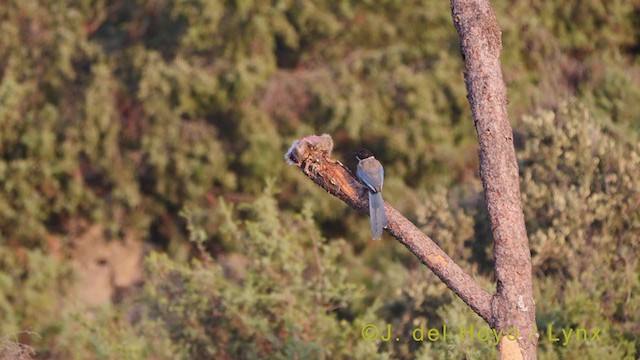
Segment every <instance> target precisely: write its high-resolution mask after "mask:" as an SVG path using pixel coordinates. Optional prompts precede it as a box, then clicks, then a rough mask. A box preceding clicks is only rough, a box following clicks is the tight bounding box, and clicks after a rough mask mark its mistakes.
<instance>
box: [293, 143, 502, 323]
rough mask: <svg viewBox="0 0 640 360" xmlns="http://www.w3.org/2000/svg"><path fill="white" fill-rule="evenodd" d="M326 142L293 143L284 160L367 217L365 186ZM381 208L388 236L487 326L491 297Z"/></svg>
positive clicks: (389, 210)
mask: <svg viewBox="0 0 640 360" xmlns="http://www.w3.org/2000/svg"><path fill="white" fill-rule="evenodd" d="M321 139H324V140H321ZM323 141H324V143H323ZM330 141H331V138H330V137H328V136H327V135H323V136H322V137H320V136H309V137H306V138H302V139H300V140H298V141H296V142H294V144H293V146H292V147H291V149H290V150H289V152H287V155H286V156H285V158H286V160H287V162H289V163H290V164H293V165H296V166H298V167H299V168H300V169H301V170H302V172H303V173H304V174H305V175H307V176H308V177H309V178H310V179H311V180H313V182H315V183H316V184H318V185H320V186H321V187H322V188H324V189H325V190H327V191H328V192H329V193H330V194H331V195H333V196H335V197H337V198H339V199H340V200H342V201H344V202H345V203H347V205H349V206H351V207H352V208H354V209H356V210H358V211H360V212H362V213H366V214H368V212H369V200H368V196H367V190H366V188H365V186H364V185H362V184H361V183H360V182H359V181H358V180H357V179H356V178H354V177H353V175H352V174H351V172H350V171H349V169H347V168H346V167H345V166H344V165H342V163H340V162H339V161H338V160H336V159H334V158H332V157H331V156H330V155H329V152H330V148H331V144H329V143H328V142H330ZM384 207H385V211H386V214H387V219H388V222H389V224H388V227H387V231H388V232H389V234H391V235H392V236H393V237H395V238H396V239H397V240H398V241H399V242H400V243H402V244H403V245H404V246H406V247H407V248H408V249H409V250H410V251H411V252H412V253H413V254H414V255H416V256H417V257H418V259H420V261H422V263H423V264H425V265H426V266H427V267H428V268H429V269H431V271H433V273H434V274H436V276H438V277H439V278H440V280H442V282H444V283H445V284H446V285H447V287H449V289H451V290H452V291H453V292H454V293H455V294H456V295H458V296H459V297H460V299H462V301H464V302H465V303H466V304H467V305H469V307H471V309H473V311H475V313H476V314H478V315H480V317H482V318H483V319H484V320H485V321H486V322H487V323H489V324H491V323H492V314H491V295H490V294H489V293H488V292H487V291H485V290H484V289H482V288H481V287H480V285H478V283H476V282H475V281H474V280H473V279H472V278H471V276H469V275H468V274H467V273H465V272H464V270H462V269H461V268H460V266H458V265H457V264H456V263H455V262H454V261H453V260H452V259H451V258H450V257H449V256H448V255H447V254H446V253H445V252H444V251H442V249H440V247H438V245H436V243H434V242H433V240H431V238H429V237H428V236H427V235H425V234H424V233H423V232H422V231H420V230H419V229H418V228H417V227H416V226H415V225H414V224H413V223H411V221H409V220H408V219H407V218H405V217H404V216H402V214H400V213H399V212H398V211H397V210H396V209H394V208H393V207H392V206H391V205H389V204H388V203H386V202H385V205H384Z"/></svg>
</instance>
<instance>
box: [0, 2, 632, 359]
mask: <svg viewBox="0 0 640 360" xmlns="http://www.w3.org/2000/svg"><path fill="white" fill-rule="evenodd" d="M492 4H493V5H494V6H495V8H496V12H497V18H498V20H499V22H500V25H501V28H502V29H503V55H502V62H503V68H504V75H505V80H506V82H507V84H508V87H509V98H510V114H511V118H512V119H513V124H514V128H515V129H516V135H517V136H516V139H517V140H518V143H519V145H520V149H519V154H518V158H519V160H520V169H521V176H522V193H523V200H524V207H525V208H524V211H525V216H526V221H527V227H528V230H529V234H530V241H531V247H532V251H533V263H534V272H535V276H536V292H537V294H538V302H537V304H538V310H539V318H538V325H539V326H540V327H541V328H543V327H545V326H547V325H549V324H552V323H553V324H556V325H557V326H565V327H567V326H573V325H576V324H577V325H589V326H600V327H602V329H603V333H605V334H606V335H607V336H606V338H605V339H604V340H603V342H602V343H599V344H596V345H594V344H576V345H575V346H573V345H572V346H570V347H561V346H556V345H554V344H550V343H549V342H546V343H545V341H544V340H541V346H540V356H541V358H549V359H554V358H573V357H580V356H582V357H585V356H586V357H602V358H607V357H609V358H622V357H625V356H626V357H633V356H634V354H635V353H637V352H638V351H639V350H638V349H640V345H639V344H638V341H637V338H639V337H640V334H639V333H638V328H637V325H636V324H637V323H639V322H640V319H639V318H638V315H637V314H640V303H639V300H638V296H637V295H636V294H638V293H640V279H639V278H638V276H637V274H638V273H640V268H639V266H640V265H639V263H638V261H637V260H635V259H637V258H638V257H639V256H638V255H640V254H639V252H640V249H639V247H638V241H637V235H636V234H637V233H638V231H639V230H640V218H639V216H640V215H639V214H640V210H639V209H640V194H639V193H638V191H639V189H640V184H639V183H638V180H637V174H638V173H639V170H640V165H639V162H640V160H639V156H638V153H639V150H638V146H637V144H638V140H640V126H639V125H638V124H640V121H639V120H640V118H639V117H638V114H640V105H638V104H640V77H638V74H640V67H639V66H640V62H638V49H639V48H640V45H639V43H638V39H640V36H639V33H638V26H637V25H638V20H637V14H638V6H637V4H635V5H634V4H633V3H632V2H626V1H619V0H616V1H605V0H588V1H580V2H578V1H540V0H532V1H528V2H512V1H504V0H500V1H495V2H493V3H492ZM0 31H1V32H2V34H3V35H2V36H1V37H0V185H1V188H2V191H1V192H0V319H2V321H1V322H0V338H2V335H4V334H8V335H13V334H16V333H19V332H20V331H21V330H32V331H35V332H37V333H38V334H40V337H39V338H37V337H36V338H33V339H31V340H29V341H30V342H32V345H34V346H35V347H36V349H37V350H38V352H39V354H43V353H44V355H45V356H50V357H52V358H65V359H66V358H73V357H76V358H101V359H110V358H113V359H122V358H132V359H134V358H140V359H142V358H151V357H159V358H168V359H172V358H180V357H182V358H192V357H223V356H225V355H228V356H230V357H231V356H238V357H241V358H242V357H244V358H252V357H256V356H260V357H268V358H291V357H294V354H295V355H297V356H298V357H299V358H309V357H311V358H372V357H378V358H391V357H393V358H406V359H409V358H415V357H416V356H422V357H423V358H433V357H444V358H463V357H467V358H484V357H493V356H494V355H495V350H494V349H493V348H492V346H490V345H487V344H483V343H478V342H474V341H465V340H463V341H460V340H459V339H458V340H456V339H449V341H447V342H442V343H440V342H438V343H416V342H412V341H409V340H406V339H405V338H403V340H402V341H398V342H381V341H378V342H367V341H365V340H364V339H362V337H361V333H360V331H361V330H362V328H363V326H365V325H367V324H370V323H375V324H378V325H380V326H383V324H391V325H392V326H393V328H394V329H397V330H398V331H399V332H402V333H403V334H406V332H407V331H410V330H411V329H413V328H414V327H415V326H418V325H419V324H420V323H425V322H426V323H429V324H430V325H441V324H444V323H447V324H449V325H452V326H458V327H460V326H467V325H470V324H472V323H473V324H478V323H479V319H478V318H477V316H475V315H473V314H472V313H471V312H470V311H469V310H468V309H466V307H465V306H464V305H463V304H461V303H460V301H459V300H457V299H455V298H453V296H452V295H451V293H450V292H449V291H448V290H447V289H446V287H444V286H443V285H442V284H440V283H439V280H438V279H437V278H435V276H433V275H432V274H430V273H429V272H428V271H426V270H425V269H424V268H423V266H422V265H421V264H420V263H419V262H418V261H417V260H416V259H415V258H414V257H413V256H412V255H411V254H409V253H408V252H407V251H406V249H405V248H403V247H401V246H399V245H396V244H393V245H392V244H389V243H387V242H386V241H385V242H383V243H376V244H370V243H367V242H366V240H367V236H366V231H364V230H363V229H367V225H366V221H367V219H366V218H364V217H363V216H360V214H356V213H354V212H353V211H351V210H350V209H348V208H347V207H346V206H344V205H343V204H342V203H340V202H339V201H337V200H335V199H333V198H331V197H329V196H325V195H324V193H323V191H322V190H320V189H318V188H317V187H316V186H315V185H314V184H312V183H311V182H310V181H308V180H307V179H305V178H304V177H303V176H301V175H300V174H299V171H297V170H296V169H293V168H291V167H287V166H286V165H285V163H284V161H282V154H283V152H284V150H285V149H286V147H287V146H288V145H289V144H290V142H291V140H293V139H294V138H297V137H299V136H303V135H308V134H311V133H316V134H317V133H324V132H327V133H330V134H331V135H332V136H333V138H334V142H335V150H334V153H335V154H336V157H337V158H339V159H341V160H342V161H344V162H345V164H346V165H348V166H351V165H353V161H354V160H353V158H352V156H351V152H352V151H353V150H355V149H357V148H360V147H367V148H370V149H371V150H372V151H373V152H374V153H375V154H376V157H378V158H379V159H380V160H381V161H382V162H383V163H384V165H385V170H386V174H387V177H386V179H385V199H387V200H388V201H390V203H392V204H393V205H394V206H396V207H397V208H398V209H399V210H401V211H402V212H403V213H405V214H407V215H408V216H409V217H410V218H412V219H413V220H415V222H416V223H417V224H418V225H419V226H420V227H421V228H422V229H423V230H424V231H425V232H426V233H428V234H429V235H430V236H432V237H433V239H434V240H435V241H437V242H438V243H439V244H440V246H441V247H443V249H445V250H446V251H447V253H448V254H450V255H451V256H452V257H453V258H454V259H456V261H458V262H460V264H461V266H463V267H464V268H465V269H466V270H467V271H468V272H469V273H472V274H475V276H476V277H477V279H478V281H479V282H480V283H481V284H483V286H485V287H486V288H487V289H489V288H490V287H491V285H490V284H491V281H490V279H491V269H492V255H491V231H490V228H489V225H488V223H487V219H486V215H485V210H484V204H483V202H482V189H481V186H480V182H479V179H478V177H477V151H476V147H477V145H476V143H477V141H476V136H475V134H474V128H473V126H472V122H471V121H470V113H469V110H468V105H467V100H466V97H465V96H466V92H465V85H464V81H463V64H462V62H461V60H460V54H459V47H458V37H457V34H456V32H455V29H454V28H453V26H452V24H451V19H450V9H449V4H448V3H447V2H442V1H433V0H408V1H400V0H367V1H362V0H349V1H338V2H336V1H313V0H296V1H292V0H270V1H257V0H242V1H218V0H190V1H178V0H162V1H158V0H135V1H116V2H112V1H105V0H63V1H53V2H47V1H37V0H26V1H25V0H8V1H5V2H4V3H3V5H2V6H1V7H0ZM567 98H570V99H573V100H572V101H575V102H576V103H580V104H584V105H582V106H577V105H575V104H566V103H565V102H562V101H561V100H560V99H567ZM541 109H542V110H544V109H553V111H551V110H545V111H541ZM523 115H524V116H523ZM265 184H267V185H266V187H267V188H268V189H267V190H266V191H265ZM276 189H277V191H274V190H276ZM445 189H446V190H445ZM78 223H88V224H101V225H104V226H105V227H106V228H107V229H109V231H110V232H112V233H113V234H117V233H119V232H127V233H133V234H135V237H136V238H140V239H141V240H142V241H145V242H146V243H148V244H149V245H150V246H155V247H156V248H155V250H156V251H157V252H153V253H152V254H151V255H150V256H149V257H148V259H147V267H148V271H147V273H146V276H145V290H144V291H142V294H137V295H133V296H128V297H125V299H124V300H122V301H121V302H120V303H117V304H114V305H113V306H107V307H105V308H101V309H92V310H87V309H85V308H82V307H79V308H78V310H75V307H76V305H77V304H76V303H75V302H73V301H69V297H71V298H72V297H73V290H72V288H73V286H72V285H73V284H74V276H73V273H72V271H71V268H70V266H69V261H68V260H69V259H68V256H69V254H70V253H71V251H70V250H69V249H70V248H71V246H72V244H73V241H74V237H75V236H77V234H76V233H75V232H74V228H75V227H76V226H77V224H78ZM114 238H117V236H114ZM51 239H55V241H54V242H59V243H60V245H61V247H62V250H60V251H57V250H54V249H53V248H52V247H51V246H50V245H51V241H52V240H51ZM189 240H190V241H189ZM87 314H89V315H87ZM605 352H606V354H605ZM607 354H610V355H607Z"/></svg>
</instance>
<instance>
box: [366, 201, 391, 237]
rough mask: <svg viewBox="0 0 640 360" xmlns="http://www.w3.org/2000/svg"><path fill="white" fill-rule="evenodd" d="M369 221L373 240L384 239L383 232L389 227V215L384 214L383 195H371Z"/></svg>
mask: <svg viewBox="0 0 640 360" xmlns="http://www.w3.org/2000/svg"><path fill="white" fill-rule="evenodd" d="M369 218H370V219H369V221H370V222H371V237H372V238H373V240H380V239H381V238H382V230H383V229H384V228H385V227H387V215H386V214H385V212H384V200H382V193H380V192H377V193H371V192H370V193H369Z"/></svg>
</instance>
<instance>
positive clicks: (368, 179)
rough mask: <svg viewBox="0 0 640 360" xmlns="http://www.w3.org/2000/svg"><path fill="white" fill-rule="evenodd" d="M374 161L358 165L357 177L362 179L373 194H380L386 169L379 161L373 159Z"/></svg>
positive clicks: (365, 161) (366, 161)
mask: <svg viewBox="0 0 640 360" xmlns="http://www.w3.org/2000/svg"><path fill="white" fill-rule="evenodd" d="M371 160H373V161H368V159H367V160H364V161H361V162H360V164H358V168H357V170H356V175H358V178H360V181H362V182H363V183H364V184H365V185H366V186H367V187H368V188H369V190H370V191H371V192H374V193H376V192H379V191H381V190H382V183H383V181H384V169H383V168H382V165H381V164H380V162H379V161H377V160H375V159H371Z"/></svg>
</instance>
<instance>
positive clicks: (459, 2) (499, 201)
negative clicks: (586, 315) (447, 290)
mask: <svg viewBox="0 0 640 360" xmlns="http://www.w3.org/2000/svg"><path fill="white" fill-rule="evenodd" d="M451 13H452V16H453V22H454V25H455V27H456V29H457V30H458V33H459V35H460V43H461V49H462V55H463V59H464V62H465V66H466V71H465V76H464V77H465V82H466V85H467V94H468V95H467V97H468V99H469V103H470V104H471V112H472V115H473V120H474V123H475V125H476V130H477V132H478V141H479V144H480V149H479V155H480V176H481V178H482V184H483V187H484V190H485V198H486V203H487V211H488V213H489V221H490V223H491V229H492V231H493V237H494V239H495V245H494V257H495V276H496V281H497V293H496V294H495V296H494V298H493V303H492V312H493V324H492V325H493V326H494V327H495V328H496V329H498V330H505V331H506V330H507V329H509V328H512V327H513V328H516V329H517V330H518V332H519V334H520V339H519V340H518V345H519V349H517V347H516V348H515V352H514V351H513V350H514V347H513V344H508V343H507V342H504V343H503V342H501V344H500V353H501V358H525V359H535V358H536V345H537V334H534V336H530V335H531V334H532V331H534V329H535V302H534V299H533V287H532V275H531V255H530V251H529V243H528V240H527V232H526V229H525V224H524V215H523V212H522V202H521V198H520V187H519V177H518V163H517V161H516V154H515V150H514V146H513V131H512V129H511V125H510V124H509V119H508V114H507V104H508V102H507V91H506V87H505V84H504V81H503V78H502V70H501V67H500V58H499V57H500V49H501V48H502V42H501V32H500V28H499V26H498V22H497V20H496V17H495V14H494V12H493V10H492V9H491V4H490V3H489V1H488V0H451ZM511 343H513V342H511Z"/></svg>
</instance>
